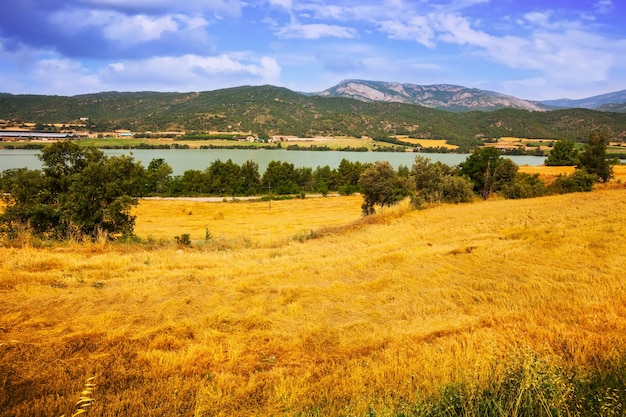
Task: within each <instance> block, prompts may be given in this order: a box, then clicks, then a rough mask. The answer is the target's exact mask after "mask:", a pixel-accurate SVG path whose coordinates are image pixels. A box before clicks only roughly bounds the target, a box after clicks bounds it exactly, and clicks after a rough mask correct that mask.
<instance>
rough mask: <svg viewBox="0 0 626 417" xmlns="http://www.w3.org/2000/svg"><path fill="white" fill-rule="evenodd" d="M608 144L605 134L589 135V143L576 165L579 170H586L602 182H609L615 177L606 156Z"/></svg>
mask: <svg viewBox="0 0 626 417" xmlns="http://www.w3.org/2000/svg"><path fill="white" fill-rule="evenodd" d="M607 142H608V138H607V136H606V134H604V133H600V134H597V133H592V134H591V135H589V141H588V142H587V143H586V144H585V146H584V151H583V153H581V154H580V156H579V157H578V164H577V165H576V166H577V168H578V169H584V170H585V171H587V172H588V173H589V174H592V175H595V176H596V177H597V178H598V180H599V181H602V182H607V181H608V180H609V179H611V177H612V176H613V168H612V167H611V163H610V161H608V160H607V155H606V145H607Z"/></svg>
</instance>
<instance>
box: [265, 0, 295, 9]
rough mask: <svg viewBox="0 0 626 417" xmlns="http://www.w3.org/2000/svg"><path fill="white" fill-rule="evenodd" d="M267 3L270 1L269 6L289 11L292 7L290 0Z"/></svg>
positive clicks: (275, 0) (272, 0)
mask: <svg viewBox="0 0 626 417" xmlns="http://www.w3.org/2000/svg"><path fill="white" fill-rule="evenodd" d="M269 1H270V6H278V7H282V8H284V9H287V10H291V8H292V7H293V4H292V1H291V0H269Z"/></svg>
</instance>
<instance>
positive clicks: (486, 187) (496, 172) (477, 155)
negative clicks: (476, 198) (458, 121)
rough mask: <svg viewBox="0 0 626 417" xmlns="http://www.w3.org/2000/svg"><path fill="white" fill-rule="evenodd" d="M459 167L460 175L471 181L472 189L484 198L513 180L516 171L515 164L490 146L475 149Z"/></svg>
mask: <svg viewBox="0 0 626 417" xmlns="http://www.w3.org/2000/svg"><path fill="white" fill-rule="evenodd" d="M459 167H460V169H461V175H464V176H466V177H468V178H469V179H470V181H472V184H473V185H474V191H476V192H477V193H478V194H480V196H481V197H482V198H484V199H487V198H489V196H490V195H491V193H493V192H495V191H500V190H501V189H502V187H503V186H504V185H505V184H507V183H510V182H511V181H513V180H514V179H515V175H516V173H517V165H515V163H513V161H511V160H510V159H508V158H507V159H505V158H503V157H502V156H500V152H498V150H497V149H496V148H494V147H491V146H489V147H485V148H482V149H477V150H475V151H474V152H473V153H472V154H471V155H470V156H469V157H468V158H467V159H466V160H465V161H464V162H462V163H461V164H459Z"/></svg>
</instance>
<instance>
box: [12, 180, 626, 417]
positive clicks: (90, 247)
mask: <svg viewBox="0 0 626 417" xmlns="http://www.w3.org/2000/svg"><path fill="white" fill-rule="evenodd" d="M625 204H626V194H625V193H624V190H623V189H617V188H616V189H605V190H599V191H596V192H593V193H582V194H568V195H561V196H554V197H545V198H540V199H532V200H516V201H511V200H492V201H487V202H480V203H475V204H466V205H441V206H438V207H435V208H432V209H428V210H423V211H409V210H408V208H407V207H406V206H400V207H396V208H393V209H390V210H386V211H385V212H383V213H381V214H379V215H377V216H374V217H370V218H367V219H360V218H359V214H360V207H359V206H360V199H358V198H356V197H350V198H343V197H341V198H326V199H305V200H292V201H282V202H277V201H274V202H272V209H271V211H270V210H269V208H268V203H267V202H265V203H260V202H258V203H244V202H240V203H211V204H209V203H198V204H195V203H192V202H167V201H163V202H142V203H141V205H140V206H139V207H138V209H137V214H138V215H139V219H138V225H137V233H138V234H140V235H141V236H142V237H144V238H145V237H147V236H148V235H151V236H153V237H154V238H161V237H162V238H163V239H166V240H167V241H168V242H173V239H172V237H173V236H176V235H180V234H181V233H190V234H191V235H192V240H194V242H193V244H192V246H191V247H189V248H183V250H180V249H179V248H178V247H177V246H176V245H174V244H173V243H171V244H169V243H168V244H161V245H130V244H128V245H125V244H107V243H104V242H98V243H83V244H78V243H68V244H65V245H54V246H51V247H37V246H35V245H26V246H24V247H20V248H13V247H9V246H3V247H0V416H44V415H45V416H51V415H52V416H54V415H61V414H63V413H65V414H66V415H71V413H72V410H74V407H75V401H76V393H78V392H81V390H82V389H83V384H84V383H83V381H85V379H86V378H87V377H88V376H92V375H95V376H96V380H97V381H98V392H97V398H96V401H94V402H93V403H92V405H91V407H90V410H89V415H90V416H113V415H134V416H164V415H167V416H170V415H180V416H251V415H258V416H261V415H285V416H291V415H294V416H295V415H300V416H313V415H329V416H334V415H367V414H368V413H371V412H374V413H376V415H397V414H399V413H401V412H408V411H407V410H410V408H411V406H412V405H413V404H415V403H416V402H417V401H419V400H421V399H423V398H425V397H426V396H428V395H430V394H437V393H438V392H439V389H440V388H441V387H442V386H443V385H444V384H446V383H451V382H455V381H473V382H474V383H476V384H478V385H485V384H487V383H488V382H489V381H493V380H498V379H503V378H505V373H504V367H505V364H506V363H508V361H511V360H514V359H515V358H517V357H518V356H519V355H520V352H532V353H533V354H534V355H538V356H539V357H541V358H543V359H544V360H545V361H547V362H549V363H553V364H556V365H558V366H560V367H562V368H563V369H579V370H582V369H598V368H602V367H603V366H607V364H611V363H613V362H615V361H617V360H618V359H619V358H623V357H624V354H625V352H626V321H624V317H625V316H626V277H625V276H624V274H623V270H624V267H625V266H626V252H625V251H624V247H626V212H625V211H624V210H623V207H624V206H625ZM189 211H190V212H191V214H189ZM219 213H222V216H223V217H222V216H220V215H219ZM159 216H161V217H159ZM206 224H209V229H210V231H211V233H212V234H213V236H214V238H215V239H216V240H219V239H224V240H228V239H231V240H236V239H242V240H241V241H243V242H248V244H243V245H240V244H232V245H230V246H228V245H223V246H219V247H216V246H214V245H211V244H205V243H204V242H203V237H204V230H205V225H206ZM321 229H324V230H322V231H321V232H320V230H321ZM311 230H314V232H313V233H310V231H311ZM306 232H308V233H309V235H308V236H309V237H318V238H316V239H308V238H307V239H293V238H292V237H293V236H294V235H299V234H301V233H306ZM250 242H251V243H250Z"/></svg>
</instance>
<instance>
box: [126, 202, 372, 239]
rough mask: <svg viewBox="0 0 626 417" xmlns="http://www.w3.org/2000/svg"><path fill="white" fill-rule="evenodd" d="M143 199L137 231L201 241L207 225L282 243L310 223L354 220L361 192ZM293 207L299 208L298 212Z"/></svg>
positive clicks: (230, 235)
mask: <svg viewBox="0 0 626 417" xmlns="http://www.w3.org/2000/svg"><path fill="white" fill-rule="evenodd" d="M195 200H196V201H194V199H189V200H184V199H182V200H176V201H159V200H143V201H142V202H141V204H140V205H139V206H138V207H137V208H135V210H134V212H133V214H134V215H136V216H137V224H136V227H135V234H137V235H138V236H140V237H142V238H144V239H148V238H150V239H154V240H163V239H165V240H167V239H169V240H172V239H174V236H177V235H180V234H182V233H187V234H189V235H190V238H191V240H192V241H196V242H203V241H204V240H205V236H206V231H207V229H208V231H209V233H210V234H211V236H212V238H213V239H214V240H216V241H219V242H222V243H229V244H234V245H239V244H241V243H242V242H245V243H246V244H248V245H250V244H254V245H256V246H259V245H265V246H267V245H272V244H274V245H275V244H278V245H281V244H283V243H285V242H286V241H288V240H290V239H293V238H294V237H297V236H300V235H305V234H307V233H309V234H310V232H311V230H312V229H320V228H323V227H331V226H334V225H338V224H339V225H340V224H344V223H347V222H350V221H354V220H357V219H359V218H360V216H361V208H360V207H361V203H363V199H362V197H360V196H350V197H342V198H338V197H328V198H306V199H304V200H301V201H298V202H297V204H296V203H295V202H294V201H292V200H282V201H271V202H267V201H266V202H247V201H240V202H229V203H223V204H216V203H211V202H203V201H197V200H201V199H195ZM294 210H295V212H294Z"/></svg>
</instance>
